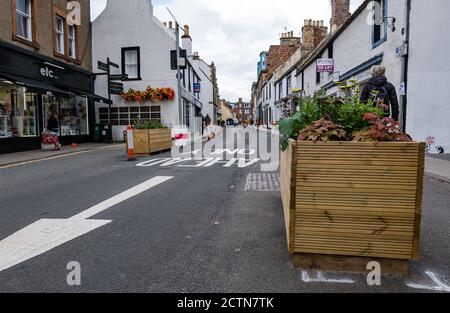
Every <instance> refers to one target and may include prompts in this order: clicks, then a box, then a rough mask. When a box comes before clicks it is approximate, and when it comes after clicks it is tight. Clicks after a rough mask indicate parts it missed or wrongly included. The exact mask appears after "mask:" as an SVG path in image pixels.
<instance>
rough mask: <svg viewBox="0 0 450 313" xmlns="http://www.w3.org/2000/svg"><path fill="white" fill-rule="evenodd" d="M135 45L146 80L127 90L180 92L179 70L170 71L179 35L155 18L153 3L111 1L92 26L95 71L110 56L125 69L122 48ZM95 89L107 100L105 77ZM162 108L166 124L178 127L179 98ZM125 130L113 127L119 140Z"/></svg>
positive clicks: (116, 103)
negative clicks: (177, 79) (138, 51)
mask: <svg viewBox="0 0 450 313" xmlns="http://www.w3.org/2000/svg"><path fill="white" fill-rule="evenodd" d="M135 46H139V47H140V54H141V55H140V62H141V77H142V80H140V81H130V82H125V83H124V89H125V91H127V90H128V89H130V88H132V89H135V90H145V89H146V88H147V86H149V85H150V86H152V87H153V88H160V87H171V88H173V89H174V90H175V91H177V81H176V77H175V71H172V70H171V69H170V50H173V49H174V48H175V35H174V34H173V33H172V32H171V31H170V30H168V29H167V28H166V27H165V26H164V25H163V24H162V23H161V22H159V21H158V20H157V19H156V18H155V17H154V16H153V7H152V4H151V1H149V0H108V3H107V6H106V9H105V10H104V11H103V12H102V13H101V14H100V15H99V16H98V17H97V19H96V20H95V21H94V22H93V23H92V48H93V66H94V68H97V61H103V62H105V61H106V58H107V57H110V59H111V61H112V62H114V63H117V64H119V65H120V66H121V58H122V56H121V48H122V47H135ZM115 73H116V74H119V73H121V70H120V71H119V70H115ZM95 90H96V93H97V94H98V95H101V96H105V97H107V82H106V78H105V77H104V76H98V77H97V80H96V82H95ZM177 96H178V95H177ZM112 97H113V101H114V106H118V107H120V106H128V105H129V104H127V103H125V102H124V101H123V100H122V98H121V97H120V96H112ZM160 105H161V114H162V120H163V121H164V123H167V124H169V125H174V124H176V123H177V121H178V107H177V99H175V100H173V101H165V102H161V103H160ZM97 106H105V105H103V104H98V105H97ZM96 114H98V111H97V113H96ZM97 118H98V116H97ZM125 128H126V127H125V126H114V127H113V131H114V136H113V137H114V138H113V139H114V140H115V141H120V140H122V138H123V135H122V133H123V130H124V129H125Z"/></svg>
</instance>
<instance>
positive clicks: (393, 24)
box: [383, 17, 397, 32]
mask: <svg viewBox="0 0 450 313" xmlns="http://www.w3.org/2000/svg"><path fill="white" fill-rule="evenodd" d="M389 20H391V23H389ZM384 21H387V26H388V27H390V28H391V30H392V32H395V30H396V28H395V22H397V19H396V18H395V17H383V22H384Z"/></svg>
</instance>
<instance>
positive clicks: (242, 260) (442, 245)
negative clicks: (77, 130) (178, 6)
mask: <svg viewBox="0 0 450 313" xmlns="http://www.w3.org/2000/svg"><path fill="white" fill-rule="evenodd" d="M228 132H236V133H237V136H243V130H242V129H239V130H237V131H235V130H234V129H228V130H227V131H226V132H225V134H226V133H228ZM215 140H220V138H218V139H217V138H216V139H215ZM164 158H167V159H170V158H172V157H171V154H170V152H167V153H165V154H160V155H154V156H152V157H149V158H140V159H139V160H138V161H136V162H129V161H127V157H126V154H125V150H124V149H122V148H120V149H117V148H115V149H111V150H99V151H91V152H87V153H82V154H77V155H68V156H65V157H62V158H58V159H52V160H44V161H41V162H36V163H32V164H24V165H19V166H15V167H9V168H4V169H0V176H1V180H0V190H1V193H2V196H1V198H2V201H1V202H0V216H1V219H0V251H1V252H2V253H4V252H5V251H6V252H8V253H9V254H8V253H7V254H6V255H2V260H3V261H2V262H3V263H1V264H0V292H69V293H70V292H127V293H128V292H180V293H184V292H193V293H198V292H238V293H239V292H257V293H265V292H273V293H278V292H293V293H302V292H422V291H424V292H425V291H430V290H431V291H433V288H435V287H439V286H438V285H436V282H433V279H432V278H431V277H430V276H429V275H428V276H427V274H426V272H431V273H433V274H434V276H433V277H435V278H437V279H438V280H439V281H440V282H442V283H443V284H444V285H446V286H448V285H449V282H450V266H449V260H448V258H447V257H448V255H449V252H450V245H449V235H448V234H449V233H450V232H449V229H448V227H449V225H448V221H449V220H450V211H449V210H448V208H449V207H450V185H449V184H447V183H443V182H440V181H438V180H435V179H430V178H427V179H426V188H425V199H424V210H423V212H424V220H423V235H422V258H421V260H420V261H419V262H414V263H413V264H412V272H411V275H409V276H408V277H403V278H400V277H383V280H382V285H381V286H378V287H370V286H368V285H367V282H366V277H365V276H364V275H353V274H343V273H318V272H315V271H308V272H302V270H299V269H294V267H293V265H292V263H291V261H290V257H289V254H288V252H287V246H286V235H285V227H284V220H283V210H282V204H281V196H280V192H279V190H278V188H277V184H278V181H277V179H278V178H277V174H278V172H273V173H262V172H261V168H260V164H259V163H253V164H251V165H249V166H244V167H239V166H238V163H235V164H233V165H232V166H229V167H225V166H224V164H221V163H216V164H213V165H211V166H208V167H205V166H200V167H195V165H196V164H198V162H184V163H176V162H173V164H172V165H170V163H169V165H167V163H161V162H159V163H158V162H156V163H155V162H147V164H154V165H152V166H137V165H138V164H142V162H145V161H150V160H162V159H164ZM186 165H187V166H186ZM161 177H163V178H165V180H164V181H162V182H160V183H157V184H156V183H155V184H154V186H153V185H152V186H147V188H146V189H144V191H143V192H139V193H137V194H136V195H135V196H133V197H129V198H126V197H125V200H123V201H117V204H115V205H114V204H113V205H112V206H111V205H110V206H107V205H104V206H97V207H95V206H96V205H98V204H100V203H102V202H103V201H105V200H107V199H110V198H113V197H115V196H117V195H119V194H121V193H123V192H124V191H127V190H130V189H131V188H133V187H135V186H137V185H140V184H142V183H143V182H146V181H149V180H152V179H158V178H161ZM253 179H256V180H258V179H260V181H261V183H260V184H258V183H257V182H256V183H252V180H253ZM154 181H155V180H152V181H151V182H154ZM93 207H94V209H93V210H90V211H88V212H87V213H83V214H87V215H89V216H86V217H87V220H93V221H94V220H95V221H105V222H104V223H100V224H99V225H96V226H94V227H92V229H91V230H86V231H85V232H84V234H81V235H80V236H75V238H73V239H67V238H66V239H61V242H59V243H55V247H54V248H53V249H50V250H49V251H46V252H44V253H42V254H40V255H38V256H36V257H32V258H30V259H28V260H25V261H23V262H21V261H18V264H16V265H15V266H12V267H9V268H6V269H4V270H2V267H4V266H5V262H6V261H5V260H10V261H11V260H16V261H17V258H18V256H20V255H22V253H21V251H19V250H18V249H15V248H17V247H20V246H22V247H23V245H21V244H20V242H17V243H11V240H10V241H8V240H7V239H6V238H7V237H9V236H11V235H12V234H14V233H16V232H18V231H19V230H22V229H24V228H26V227H28V226H29V225H31V224H33V223H35V222H37V221H40V220H42V219H60V220H61V219H62V220H66V219H69V218H71V217H74V216H75V217H76V216H77V215H79V214H80V213H82V212H86V210H88V209H89V208H93ZM99 207H102V208H99ZM96 210H97V211H96ZM96 212H98V213H96ZM90 213H93V214H94V215H92V214H90ZM83 214H81V216H82V215H83ZM91 215H92V216H91ZM62 227H64V226H62ZM33 231H34V230H33V229H32V228H28V230H27V231H26V235H27V236H29V237H31V238H33V234H34V233H33ZM51 231H58V227H57V226H56V227H55V228H51V227H50V228H49V232H51ZM36 240H37V239H36ZM7 241H8V242H7ZM36 242H37V241H36ZM44 244H48V245H51V243H45V242H42V246H41V248H43V249H45V248H44V247H43V245H44ZM34 248H36V247H34ZM36 249H37V248H36ZM73 261H75V262H78V263H79V264H80V266H81V286H73V287H72V286H69V285H68V284H67V281H66V278H67V275H68V273H69V271H70V270H68V269H67V268H66V266H67V265H68V263H69V262H73ZM5 267H6V266H5ZM408 284H416V285H421V286H422V288H418V286H415V288H411V287H408ZM419 287H420V286H419ZM427 288H428V290H427ZM440 288H443V287H442V286H440ZM444 289H445V288H444ZM434 291H439V290H436V289H434ZM444 291H447V292H448V291H449V290H444Z"/></svg>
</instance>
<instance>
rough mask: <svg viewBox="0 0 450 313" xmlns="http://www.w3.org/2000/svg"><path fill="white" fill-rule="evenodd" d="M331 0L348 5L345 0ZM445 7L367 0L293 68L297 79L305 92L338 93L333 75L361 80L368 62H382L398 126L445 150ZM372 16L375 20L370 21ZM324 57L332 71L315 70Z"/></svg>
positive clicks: (449, 71)
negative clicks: (392, 92)
mask: <svg viewBox="0 0 450 313" xmlns="http://www.w3.org/2000/svg"><path fill="white" fill-rule="evenodd" d="M333 5H341V6H347V10H349V7H348V0H341V1H340V0H336V1H333ZM409 6H410V7H411V11H410V12H409V10H408V7H409ZM341 9H342V8H341ZM374 10H375V11H374ZM448 12H450V2H448V1H441V0H434V1H421V0H396V1H393V0H377V1H370V0H366V1H364V2H363V3H362V5H361V6H360V7H359V8H358V9H357V10H356V11H355V12H354V13H353V15H352V16H351V17H350V18H349V19H348V20H347V21H346V23H345V24H344V25H343V26H342V27H339V28H334V32H333V33H331V34H330V35H328V37H327V38H326V39H325V40H323V41H322V43H321V44H320V45H319V46H318V47H317V48H316V49H314V51H313V52H312V53H311V54H310V55H308V57H307V58H306V59H305V60H304V61H302V63H301V64H300V65H299V66H298V67H297V69H296V71H297V72H296V75H297V84H298V85H300V86H302V89H304V92H305V94H306V96H310V95H312V94H313V93H314V92H316V91H318V90H320V89H322V90H325V92H326V93H327V94H329V95H333V94H338V93H339V88H338V87H337V86H336V85H335V84H334V82H333V80H339V81H347V80H349V79H355V80H356V81H357V83H358V84H364V83H365V82H367V81H368V80H369V79H370V69H371V67H372V66H373V65H383V66H385V67H386V70H387V72H386V77H387V79H388V80H389V81H390V82H391V83H392V84H393V85H394V86H395V87H396V89H397V94H398V99H399V106H400V122H401V123H402V126H403V127H404V128H405V129H406V131H407V132H408V133H409V134H410V135H411V136H412V137H413V138H414V139H415V140H420V141H426V140H427V139H428V140H429V141H430V142H433V145H434V146H435V147H431V152H436V151H437V150H436V149H435V148H437V147H442V148H443V149H444V150H445V151H447V152H448V151H450V123H449V121H450V110H448V105H447V103H448V99H449V88H448V86H450V84H449V79H450V78H449V77H450V51H449V50H450V44H449V42H450V39H449V36H448V34H447V31H448V30H449V29H450V27H449V26H450V25H449V19H448V17H447V14H448ZM374 13H375V14H374ZM373 16H375V19H376V20H378V21H379V22H378V23H370V20H371V17H373ZM431 21H433V22H431ZM408 36H409V37H408ZM408 43H409V44H408ZM323 58H332V59H334V70H335V72H334V73H329V74H328V73H322V74H320V73H317V70H316V61H317V59H323ZM333 77H334V78H333ZM430 139H432V140H430Z"/></svg>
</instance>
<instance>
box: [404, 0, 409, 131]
mask: <svg viewBox="0 0 450 313" xmlns="http://www.w3.org/2000/svg"><path fill="white" fill-rule="evenodd" d="M410 28H411V0H407V1H406V44H407V45H408V53H407V54H406V55H405V57H404V58H403V82H404V83H405V86H406V90H405V95H404V96H402V122H403V123H402V130H403V132H406V118H407V109H408V65H409V52H410V51H409V50H410V43H409V38H410Z"/></svg>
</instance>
